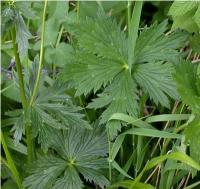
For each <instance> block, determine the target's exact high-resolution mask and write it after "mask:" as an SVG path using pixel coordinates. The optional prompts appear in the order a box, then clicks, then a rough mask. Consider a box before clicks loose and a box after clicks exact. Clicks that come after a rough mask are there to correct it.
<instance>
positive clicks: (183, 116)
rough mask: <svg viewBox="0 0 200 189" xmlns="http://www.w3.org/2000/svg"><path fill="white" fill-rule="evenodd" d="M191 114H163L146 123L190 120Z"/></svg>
mask: <svg viewBox="0 0 200 189" xmlns="http://www.w3.org/2000/svg"><path fill="white" fill-rule="evenodd" d="M190 117H191V114H162V115H155V116H150V117H148V118H147V119H146V120H145V121H146V122H148V123H152V122H161V121H179V120H188V119H189V118H190Z"/></svg>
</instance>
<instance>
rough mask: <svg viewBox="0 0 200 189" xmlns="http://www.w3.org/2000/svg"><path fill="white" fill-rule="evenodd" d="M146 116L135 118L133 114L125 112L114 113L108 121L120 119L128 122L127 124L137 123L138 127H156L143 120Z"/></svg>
mask: <svg viewBox="0 0 200 189" xmlns="http://www.w3.org/2000/svg"><path fill="white" fill-rule="evenodd" d="M144 118H145V117H141V118H135V117H133V116H129V115H127V114H123V113H114V114H113V115H112V116H111V117H110V119H109V120H108V121H110V120H120V121H124V122H126V123H127V124H132V125H135V126H137V127H141V128H149V129H155V128H154V127H153V126H151V125H150V124H148V123H147V122H146V121H142V119H144Z"/></svg>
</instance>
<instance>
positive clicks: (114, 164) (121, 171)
mask: <svg viewBox="0 0 200 189" xmlns="http://www.w3.org/2000/svg"><path fill="white" fill-rule="evenodd" d="M112 166H113V167H114V168H115V169H116V170H117V171H119V172H120V173H121V174H122V175H124V176H125V177H128V178H130V179H133V178H132V177H131V176H129V175H128V174H127V173H126V172H125V171H124V170H123V169H122V168H121V167H120V166H119V165H118V163H117V162H116V161H114V160H113V161H112Z"/></svg>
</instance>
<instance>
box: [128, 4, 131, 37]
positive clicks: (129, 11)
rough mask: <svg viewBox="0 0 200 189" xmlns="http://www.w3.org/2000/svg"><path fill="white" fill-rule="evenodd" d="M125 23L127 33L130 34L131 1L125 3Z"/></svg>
mask: <svg viewBox="0 0 200 189" xmlns="http://www.w3.org/2000/svg"><path fill="white" fill-rule="evenodd" d="M127 6H128V7H127V9H128V10H127V20H128V22H127V25H128V35H130V32H131V31H130V25H131V1H128V4H127Z"/></svg>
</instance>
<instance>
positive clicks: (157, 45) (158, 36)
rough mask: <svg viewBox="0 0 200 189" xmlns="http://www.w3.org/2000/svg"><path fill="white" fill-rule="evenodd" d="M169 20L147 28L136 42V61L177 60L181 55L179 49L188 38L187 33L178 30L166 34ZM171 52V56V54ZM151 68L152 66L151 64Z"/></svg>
mask: <svg viewBox="0 0 200 189" xmlns="http://www.w3.org/2000/svg"><path fill="white" fill-rule="evenodd" d="M166 30H167V20H165V21H163V22H162V23H160V24H159V25H157V24H154V25H152V26H151V27H149V28H147V27H146V28H145V29H144V30H143V31H142V32H141V34H140V35H139V37H138V39H137V43H136V47H135V49H136V51H135V62H136V63H141V62H155V61H169V62H171V61H175V60H177V58H178V57H179V53H178V51H177V49H178V48H180V47H182V46H183V45H184V43H185V42H186V40H187V36H188V35H187V34H186V33H184V32H177V33H173V34H171V35H165V34H164V32H165V31H166ZM169 54H170V55H171V56H169ZM149 68H151V67H150V66H149Z"/></svg>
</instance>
